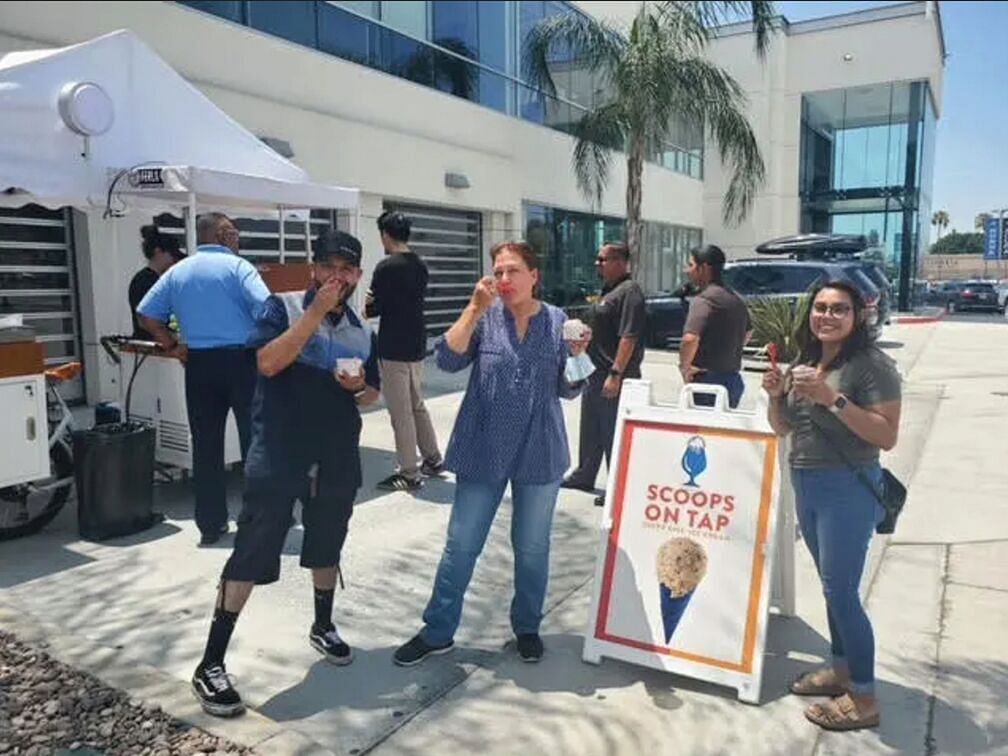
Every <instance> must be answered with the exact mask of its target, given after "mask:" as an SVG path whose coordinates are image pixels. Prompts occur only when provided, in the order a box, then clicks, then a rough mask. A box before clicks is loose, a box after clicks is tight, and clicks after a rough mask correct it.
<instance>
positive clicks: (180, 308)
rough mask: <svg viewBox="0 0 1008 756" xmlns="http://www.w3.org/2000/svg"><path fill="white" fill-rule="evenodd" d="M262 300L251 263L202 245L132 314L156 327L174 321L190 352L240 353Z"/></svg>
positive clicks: (260, 283) (260, 282)
mask: <svg viewBox="0 0 1008 756" xmlns="http://www.w3.org/2000/svg"><path fill="white" fill-rule="evenodd" d="M267 297H269V290H268V289H267V288H266V284H265V283H263V280H262V278H261V277H260V275H259V271H257V270H256V269H255V268H254V267H253V266H252V263H250V262H249V261H248V260H245V259H243V258H241V257H239V256H238V255H236V254H235V253H234V252H232V251H231V250H230V249H228V248H227V247H222V246H220V245H217V244H203V245H200V246H199V247H197V248H196V254H194V255H190V256H189V257H187V258H186V259H184V260H182V261H181V262H178V263H176V264H175V265H173V266H172V267H171V268H169V269H168V271H167V272H166V273H165V274H164V275H162V276H161V277H160V278H159V279H158V280H157V283H155V284H154V286H152V287H151V289H150V291H148V292H147V294H146V296H144V298H143V299H142V300H141V301H140V305H139V306H138V307H137V312H139V313H140V314H141V315H145V316H146V317H148V318H153V319H154V320H159V321H161V322H166V321H167V320H168V318H169V316H171V315H174V316H175V318H176V319H177V320H178V323H179V329H180V330H181V332H182V340H183V341H184V342H185V343H186V345H187V346H188V347H189V348H190V349H213V348H216V347H242V346H245V344H246V342H247V341H248V340H249V337H250V336H251V335H252V333H253V332H254V331H255V323H256V318H257V317H258V316H259V311H260V310H261V309H262V306H263V303H264V302H265V301H266V299H267Z"/></svg>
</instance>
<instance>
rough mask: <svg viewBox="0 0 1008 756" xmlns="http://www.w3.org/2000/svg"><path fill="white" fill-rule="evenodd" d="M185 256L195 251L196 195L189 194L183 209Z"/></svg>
mask: <svg viewBox="0 0 1008 756" xmlns="http://www.w3.org/2000/svg"><path fill="white" fill-rule="evenodd" d="M185 234H186V254H187V255H191V254H193V253H194V252H195V251H196V193H195V192H189V204H188V205H187V206H186V209H185Z"/></svg>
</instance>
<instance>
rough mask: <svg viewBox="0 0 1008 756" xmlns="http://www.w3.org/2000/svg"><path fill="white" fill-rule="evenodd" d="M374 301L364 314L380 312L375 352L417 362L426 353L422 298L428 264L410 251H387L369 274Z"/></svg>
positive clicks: (390, 357) (398, 360)
mask: <svg viewBox="0 0 1008 756" xmlns="http://www.w3.org/2000/svg"><path fill="white" fill-rule="evenodd" d="M371 293H372V294H373V295H374V304H373V305H372V306H370V307H368V308H367V313H366V314H367V316H368V317H370V318H373V317H375V316H381V325H380V326H379V328H378V356H379V357H381V358H382V359H383V360H395V361H396V362H419V361H420V360H422V359H423V358H424V357H425V356H426V354H427V329H426V327H425V325H424V299H425V298H426V296H427V266H426V265H424V262H423V260H421V259H420V258H419V257H417V256H416V255H415V254H414V253H412V252H397V253H394V254H391V255H389V256H388V257H386V258H385V259H384V260H382V261H381V262H380V263H378V265H376V266H375V270H374V275H373V276H372V277H371Z"/></svg>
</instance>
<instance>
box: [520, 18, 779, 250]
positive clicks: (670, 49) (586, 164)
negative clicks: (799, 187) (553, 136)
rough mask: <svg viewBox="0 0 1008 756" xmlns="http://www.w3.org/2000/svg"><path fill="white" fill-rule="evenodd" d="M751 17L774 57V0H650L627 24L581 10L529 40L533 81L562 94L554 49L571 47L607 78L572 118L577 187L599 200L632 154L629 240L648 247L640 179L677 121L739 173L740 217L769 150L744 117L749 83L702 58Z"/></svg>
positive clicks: (731, 212)
mask: <svg viewBox="0 0 1008 756" xmlns="http://www.w3.org/2000/svg"><path fill="white" fill-rule="evenodd" d="M743 14H747V15H749V16H751V17H752V20H753V28H754V31H755V33H756V50H757V52H758V53H759V56H760V58H763V57H764V56H765V54H766V50H767V48H768V47H769V43H770V33H771V31H772V25H773V14H774V9H773V3H772V2H699V1H698V2H642V3H641V7H640V10H639V12H638V13H637V15H636V17H635V18H634V20H633V23H632V24H631V26H630V28H629V31H628V32H624V30H622V29H620V28H617V27H616V26H614V25H612V24H611V23H608V22H606V21H602V20H598V19H594V18H589V17H586V16H583V15H581V14H580V13H571V14H564V15H560V16H554V17H552V18H548V19H545V20H543V21H542V22H540V23H539V24H538V25H537V26H536V27H534V28H533V30H532V31H531V32H530V34H529V35H528V38H527V39H526V42H525V50H524V52H525V55H524V64H523V65H524V73H525V76H526V78H527V80H528V82H529V83H530V84H531V85H532V86H534V87H537V88H539V89H541V90H542V91H544V92H545V93H546V94H548V95H555V94H556V85H555V84H554V81H553V76H552V73H551V70H550V66H551V64H550V55H551V53H552V52H553V51H556V50H564V51H569V56H570V57H572V58H574V59H575V60H577V61H578V62H579V63H580V64H581V65H584V66H585V67H586V68H587V69H588V70H590V71H591V72H592V73H593V74H594V75H595V77H596V79H599V80H601V81H602V82H603V90H604V91H605V93H606V95H605V100H604V101H603V102H599V103H596V104H595V105H594V107H592V108H591V109H590V110H588V112H587V113H585V114H584V116H582V118H581V120H580V121H579V122H577V123H576V124H574V128H573V133H574V137H575V138H576V140H577V141H576V144H575V146H574V154H573V159H572V162H573V166H574V173H575V176H576V177H577V181H578V185H579V187H580V188H581V190H582V192H584V194H585V196H586V197H587V198H588V199H589V201H591V202H594V203H595V204H599V203H601V200H602V194H603V192H604V191H605V187H606V184H607V183H608V179H609V168H610V163H611V161H612V155H613V151H615V150H625V151H626V157H627V192H626V218H627V220H626V231H627V244H628V245H629V247H630V249H631V250H633V251H637V249H638V247H639V245H640V239H641V231H642V226H643V224H642V222H641V177H642V174H643V169H644V160H645V157H646V154H647V151H648V147H649V146H653V145H658V144H661V143H662V142H663V141H664V139H665V137H666V136H667V134H668V131H669V127H670V125H671V124H672V123H673V121H674V120H675V119H679V120H680V121H682V122H684V123H685V124H686V125H687V126H688V127H690V128H693V129H696V130H697V131H702V132H704V133H705V134H706V136H707V137H708V139H709V140H710V141H711V142H713V143H714V144H715V145H716V146H717V149H718V152H719V154H720V157H721V160H722V162H724V163H725V164H727V165H728V166H729V167H730V169H731V170H732V178H731V181H730V183H729V186H728V191H727V193H726V194H725V197H724V202H723V216H724V220H725V223H727V224H730V225H734V224H737V223H739V222H740V221H742V220H743V219H744V218H745V216H746V215H747V214H748V213H749V211H750V209H751V208H752V204H753V200H754V198H755V195H756V190H757V189H758V188H759V186H760V185H761V184H762V182H763V179H764V177H765V174H766V168H765V166H764V164H763V157H762V155H761V154H760V149H759V146H758V145H757V144H756V137H755V136H754V134H753V131H752V127H751V126H750V125H749V121H748V119H747V118H746V116H745V113H744V111H745V107H746V97H745V94H744V92H743V90H742V87H741V86H740V85H739V83H738V82H737V81H735V79H734V78H732V76H731V75H730V74H729V73H728V72H727V71H725V70H724V69H722V68H720V67H718V66H716V65H715V64H713V63H711V62H710V61H709V60H707V59H706V58H705V57H704V50H705V49H706V47H707V45H708V43H709V42H710V40H711V38H712V37H713V36H714V27H716V26H718V25H719V24H721V23H724V22H726V21H729V20H738V18H739V17H740V16H742V15H743Z"/></svg>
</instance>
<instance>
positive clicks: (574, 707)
mask: <svg viewBox="0 0 1008 756" xmlns="http://www.w3.org/2000/svg"><path fill="white" fill-rule="evenodd" d="M886 339H887V341H886V344H885V346H886V348H887V349H888V350H889V351H890V353H891V354H892V355H893V356H894V357H895V358H896V359H897V360H898V361H899V363H900V366H901V370H902V371H903V372H904V375H905V376H906V377H907V385H906V399H905V403H904V420H903V427H902V436H901V440H900V444H899V446H898V447H897V449H896V450H895V452H894V453H893V454H890V455H888V459H887V460H886V462H887V464H888V465H889V466H891V467H892V468H893V469H894V470H895V471H896V473H897V474H898V475H899V476H900V477H901V478H902V479H903V480H905V481H908V480H909V481H912V482H911V485H910V490H911V497H910V501H909V503H908V505H907V506H908V508H907V512H906V514H905V516H904V518H903V521H901V523H900V528H899V531H898V536H897V538H896V539H894V540H892V541H890V542H889V545H888V548H886V543H885V541H884V540H882V539H877V540H876V542H875V545H874V546H873V550H872V564H871V569H870V570H869V573H868V576H867V578H866V581H865V586H864V588H865V590H866V591H869V590H870V598H869V606H870V610H871V613H872V615H873V617H874V619H875V623H876V631H877V636H878V644H879V659H878V661H879V669H878V672H879V679H880V687H879V691H880V695H881V697H882V703H883V713H884V720H883V725H882V727H881V728H880V730H879V731H877V732H869V733H859V734H853V735H829V736H826V735H823V734H821V733H820V732H819V731H818V730H817V729H816V728H814V727H813V726H811V725H809V724H807V723H806V722H805V720H804V718H803V717H802V715H801V710H802V707H803V705H804V702H803V701H800V700H797V699H795V698H793V697H791V696H788V695H786V686H787V682H788V680H789V679H790V678H791V677H793V676H794V675H795V674H797V673H799V672H801V671H803V670H805V669H808V668H810V667H811V666H812V665H814V664H818V663H821V661H822V659H823V658H825V656H826V655H827V654H828V644H827V641H826V640H825V636H826V619H825V610H824V608H823V604H822V599H821V590H820V587H819V584H818V580H817V578H816V576H815V574H814V570H813V568H812V564H811V560H810V559H809V558H808V555H807V553H806V552H805V550H804V548H803V547H802V546H801V545H799V548H798V551H797V591H798V616H797V617H795V618H790V619H784V618H779V617H773V618H772V619H771V624H770V628H769V633H768V650H767V654H768V658H767V662H766V667H765V675H764V681H763V704H762V705H761V706H759V707H754V706H747V705H743V704H740V703H738V702H737V701H735V699H734V695H733V692H732V691H727V690H725V689H721V688H716V687H713V686H710V685H705V684H701V683H696V682H694V681H691V680H687V679H684V678H680V677H676V676H672V675H668V674H664V673H659V672H655V671H652V670H648V669H644V668H640V667H635V666H631V665H627V664H623V663H620V662H613V661H610V660H606V661H604V662H603V664H602V665H601V666H599V667H595V666H591V665H586V664H583V663H582V662H581V660H580V656H581V637H582V633H583V632H584V627H585V625H586V620H587V612H588V603H589V592H590V579H591V576H592V574H593V570H594V565H595V555H596V549H597V543H598V530H597V528H598V521H599V515H600V511H599V510H598V509H596V508H595V507H594V506H592V499H591V497H590V496H589V495H587V494H581V493H577V492H568V491H563V492H561V499H560V504H559V507H558V511H557V517H556V527H555V532H554V551H553V565H552V575H551V585H550V593H549V597H548V607H547V608H548V615H547V619H546V622H545V625H544V628H543V636H544V641H545V643H546V648H547V653H546V657H545V658H544V660H543V662H542V663H541V664H539V665H525V664H521V663H520V662H519V661H518V660H517V658H516V656H515V654H514V651H513V648H510V647H505V645H506V644H507V643H508V642H509V641H510V638H511V636H510V629H509V627H508V619H507V606H508V603H509V601H510V597H511V571H512V561H511V557H510V546H509V543H508V527H509V507H508V506H507V503H506V502H505V505H504V506H502V508H501V512H500V515H499V517H498V521H497V522H496V523H495V526H494V528H493V531H492V533H491V537H490V541H489V543H488V545H487V549H486V552H485V554H484V557H483V558H482V559H481V561H480V563H479V565H478V567H477V570H476V575H475V577H474V581H473V585H472V587H471V588H470V591H469V596H468V600H467V603H466V609H465V614H464V618H463V623H462V627H461V630H460V632H459V635H458V637H457V642H458V646H459V647H458V648H457V649H456V651H454V652H453V653H452V654H449V655H446V656H443V657H437V658H435V659H432V660H429V661H428V662H426V663H425V664H423V665H421V666H420V667H418V668H415V669H410V670H404V669H400V668H398V667H395V666H394V665H393V664H392V662H391V653H392V651H393V650H394V648H395V647H396V646H397V645H398V644H400V643H402V642H403V641H405V640H407V639H408V638H409V637H410V636H411V635H412V634H413V633H414V632H415V631H416V630H417V629H418V628H419V626H420V614H421V612H422V610H423V606H424V604H425V603H426V600H427V598H428V596H429V592H430V588H431V583H432V579H433V575H434V569H435V566H436V563H437V559H438V557H439V555H440V551H441V547H442V546H443V544H444V535H445V527H446V523H447V517H448V512H449V507H448V504H449V503H450V501H451V496H452V485H451V483H450V482H449V481H432V482H430V483H429V484H428V485H427V486H426V487H425V489H424V490H423V492H422V493H421V494H420V495H419V496H417V497H415V498H414V497H411V496H408V495H405V494H388V495H379V493H378V492H376V491H374V490H373V484H374V483H375V482H377V481H378V480H379V479H380V478H382V477H384V476H385V475H386V474H387V473H388V471H389V469H390V468H391V465H392V460H393V451H392V450H393V449H394V445H393V443H392V433H391V428H390V426H389V423H388V417H387V415H386V414H385V413H384V412H383V411H375V412H370V413H368V415H367V416H366V418H365V427H364V436H363V444H364V447H365V449H364V454H363V457H364V463H365V472H364V477H365V487H364V488H363V489H362V490H361V496H360V499H359V503H358V506H357V508H356V510H355V515H354V519H353V521H352V524H351V533H350V539H349V541H348V545H347V549H346V552H345V565H344V567H345V571H346V576H347V590H346V591H345V592H343V593H340V594H339V595H338V596H337V616H338V619H339V620H340V626H341V630H342V631H343V634H344V635H345V637H346V638H347V640H348V642H350V643H351V645H353V646H354V647H355V651H356V657H355V661H354V663H353V664H352V665H351V666H349V667H346V668H334V667H332V666H330V665H328V664H326V663H325V662H324V661H322V660H320V658H319V657H318V655H317V654H316V653H315V652H314V651H313V650H312V649H310V648H309V646H308V644H307V639H306V634H307V630H308V625H309V624H310V622H311V616H312V597H311V590H310V585H309V582H308V579H307V577H306V576H305V575H304V574H302V573H301V571H300V570H299V569H298V567H297V550H298V545H299V541H300V530H294V531H292V533H291V536H290V538H289V540H288V544H287V550H286V554H287V555H286V556H285V557H284V567H283V575H282V578H281V581H280V583H278V584H277V585H274V586H270V587H268V588H264V589H261V590H259V591H257V592H256V593H255V594H254V595H253V597H252V599H251V601H250V603H249V606H248V609H247V610H246V612H245V613H244V614H243V615H242V618H241V620H240V622H239V625H238V629H237V632H236V638H235V642H234V643H233V646H232V652H231V654H230V655H229V659H228V666H229V671H231V672H232V673H234V674H236V675H237V676H238V678H239V680H238V682H239V690H240V691H241V692H242V694H243V695H244V696H245V698H246V700H247V701H248V702H249V703H250V704H251V705H252V706H253V707H254V708H255V709H256V712H257V714H256V715H255V716H249V717H246V718H244V719H241V720H235V721H216V720H209V718H205V717H204V718H200V715H199V714H198V713H196V712H195V711H194V708H195V707H194V702H189V701H187V700H186V695H187V692H186V686H187V680H188V677H189V675H190V673H191V671H192V667H193V666H194V664H195V661H196V660H197V659H198V658H199V656H200V655H201V653H202V646H203V641H204V638H205V632H206V627H207V621H208V618H209V613H210V607H211V605H212V602H213V596H214V591H215V582H216V577H217V575H218V574H219V571H220V568H221V566H222V565H223V562H224V560H225V559H226V556H227V553H228V549H229V546H230V543H228V544H227V545H225V546H223V547H222V548H219V549H196V548H195V542H196V539H197V534H196V529H195V526H194V524H193V522H192V520H191V500H190V499H189V496H188V492H187V490H186V489H185V487H183V486H165V487H162V488H159V490H158V495H159V498H160V507H161V508H162V509H163V510H164V511H166V512H167V513H168V515H169V520H168V522H166V523H165V524H163V525H161V526H159V527H157V528H155V529H152V530H151V531H148V532H147V533H143V534H140V535H138V536H135V537H132V538H126V539H119V540H116V541H111V542H108V543H105V544H91V543H86V542H82V541H79V540H78V539H77V537H76V523H75V520H74V517H73V513H72V512H71V511H67V512H65V513H64V514H63V515H61V517H60V518H59V520H58V521H57V522H56V523H54V524H53V525H52V526H50V527H49V528H47V529H46V530H45V531H44V532H43V533H41V534H39V535H37V536H34V537H32V538H28V539H24V540H22V541H16V542H12V543H5V544H3V545H2V546H0V609H2V610H3V611H0V624H2V625H3V626H4V627H8V626H9V625H11V624H13V625H15V627H14V628H13V629H15V631H16V632H23V633H31V634H32V635H33V637H34V638H35V639H36V640H37V641H38V640H41V639H47V640H48V642H49V643H50V649H51V650H52V651H53V652H54V654H55V655H57V656H59V655H60V653H61V650H62V651H63V652H64V653H67V654H70V653H71V652H74V653H72V654H71V655H72V656H73V663H74V664H76V665H78V666H85V667H87V666H89V665H90V666H93V667H94V668H95V671H98V672H99V673H100V674H101V676H103V677H106V678H108V679H109V682H111V683H112V684H117V685H120V686H121V687H126V688H127V689H128V690H130V692H131V694H133V695H136V696H138V697H143V696H144V695H147V696H150V697H154V698H155V699H157V700H158V701H159V702H167V703H166V704H165V705H166V709H167V710H169V712H170V713H176V711H172V710H171V708H169V707H171V706H174V707H178V708H181V709H183V711H181V713H179V714H177V715H178V716H183V717H187V718H190V719H196V720H197V723H198V724H199V725H200V726H202V727H204V728H206V729H210V730H211V731H213V732H214V733H217V734H221V735H224V736H226V737H228V738H230V739H231V740H234V741H236V742H241V743H247V744H251V745H254V744H258V745H259V750H260V751H261V752H262V753H268V754H274V753H276V754H282V753H312V752H319V753H324V752H333V753H340V754H361V753H365V752H372V751H373V752H375V753H404V754H406V753H410V754H411V753H421V752H428V751H438V752H442V753H456V752H469V751H482V752H487V753H494V754H510V753H528V752H533V751H541V752H547V753H579V754H582V753H583V754H591V753H598V754H611V753H639V752H648V753H652V752H655V753H666V752H667V753H677V754H682V753H687V754H692V753H697V754H699V753H712V754H721V753H735V752H740V751H745V752H748V753H753V754H763V753H766V754H779V753H789V754H790V753H809V754H811V753H841V752H843V753H847V752H850V753H865V752H869V753H873V752H878V753H882V752H889V753H891V752H899V753H914V754H930V753H935V752H942V753H963V754H966V753H969V754H980V753H998V752H1005V753H1008V715H1006V713H1005V708H1004V706H1003V704H1002V703H1001V701H1000V699H1001V698H1003V696H1004V691H1005V690H1008V655H1006V653H1005V651H1004V649H1003V647H1002V646H1003V640H1002V639H1003V638H1004V637H1005V635H1006V632H1005V631H1006V630H1008V585H1006V584H1005V577H1004V576H1005V575H1006V574H1008V570H1006V569H1005V568H1006V567H1008V556H1006V551H1005V549H1004V543H1005V540H1006V539H1008V512H1006V511H1005V509H1004V507H1003V504H1002V503H1001V500H1000V498H999V497H1000V495H1002V493H1003V492H1004V491H1006V490H1008V466H1006V465H1005V464H1004V463H1003V462H1002V461H1001V457H1002V454H1001V453H1000V450H999V448H998V445H997V443H996V442H995V441H996V439H998V438H1000V437H1002V436H1003V433H998V432H997V431H998V430H1001V429H1003V428H1004V427H1005V423H1006V421H1008V396H1005V397H1002V396H999V395H995V393H994V392H998V391H1003V392H1005V393H1006V394H1008V327H1006V326H1005V325H1004V322H1003V321H1002V322H1000V323H996V324H995V323H993V322H992V323H989V324H987V323H969V324H965V323H959V322H954V321H945V322H942V323H938V324H926V325H897V326H893V327H891V328H889V329H887V331H886ZM674 361H675V358H674V356H673V355H665V354H651V355H649V359H648V362H647V363H646V365H645V377H646V378H649V379H651V380H653V381H654V383H655V388H656V394H657V396H658V398H659V399H671V398H673V397H674V396H675V395H676V393H677V392H678V389H679V385H680V384H679V381H678V375H677V373H676V371H675V367H674ZM974 366H976V367H975V368H974ZM430 377H431V382H432V383H434V384H437V388H438V389H439V390H440V391H442V392H444V393H440V395H438V396H436V397H435V398H433V399H432V400H431V401H430V402H429V407H430V410H431V413H432V416H433V418H434V422H435V425H436V427H437V429H438V431H439V434H440V439H441V441H442V444H444V443H445V442H446V441H447V437H448V434H449V432H450V428H451V423H452V420H453V418H454V413H455V411H456V409H457V407H458V403H459V400H460V395H459V394H458V393H457V392H455V391H453V389H456V388H457V387H458V386H459V385H460V383H459V382H458V377H457V376H455V377H446V376H439V375H431V376H430ZM747 381H748V382H749V383H750V387H751V388H755V385H756V381H757V377H756V376H747ZM751 398H752V395H751V393H750V400H751ZM577 410H578V406H577V403H576V402H572V403H568V404H567V405H566V411H567V417H568V432H569V434H570V437H571V438H572V439H576V437H577ZM603 480H604V479H600V481H599V482H600V483H602V482H603ZM232 504H233V507H234V509H233V511H235V512H237V508H238V506H239V500H238V498H237V491H236V492H235V497H234V499H233V501H232ZM883 552H884V553H883ZM883 556H884V558H883ZM880 565H881V567H880V568H879V566H880ZM873 577H874V582H872V578H873ZM971 618H976V620H977V621H975V622H971ZM75 650H76V651H75Z"/></svg>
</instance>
